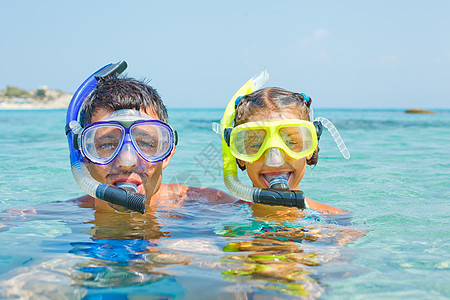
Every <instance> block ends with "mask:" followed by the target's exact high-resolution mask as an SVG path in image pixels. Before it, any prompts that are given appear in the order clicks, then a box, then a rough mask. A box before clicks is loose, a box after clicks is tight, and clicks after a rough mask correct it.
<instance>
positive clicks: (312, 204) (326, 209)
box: [305, 197, 349, 215]
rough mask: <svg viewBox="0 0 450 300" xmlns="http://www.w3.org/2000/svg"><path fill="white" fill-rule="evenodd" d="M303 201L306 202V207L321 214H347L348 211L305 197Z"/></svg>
mask: <svg viewBox="0 0 450 300" xmlns="http://www.w3.org/2000/svg"><path fill="white" fill-rule="evenodd" d="M305 201H306V203H307V204H308V207H309V208H311V209H314V210H317V211H319V212H320V213H323V214H330V215H337V214H348V213H349V212H348V211H346V210H342V209H339V208H336V207H333V206H331V205H328V204H324V203H320V202H317V201H314V200H312V199H309V198H307V197H305Z"/></svg>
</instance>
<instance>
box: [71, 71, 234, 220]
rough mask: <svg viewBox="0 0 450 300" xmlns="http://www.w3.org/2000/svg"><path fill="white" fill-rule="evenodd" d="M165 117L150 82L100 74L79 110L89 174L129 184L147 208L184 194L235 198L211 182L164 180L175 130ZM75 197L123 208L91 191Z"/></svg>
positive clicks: (226, 199)
mask: <svg viewBox="0 0 450 300" xmlns="http://www.w3.org/2000/svg"><path fill="white" fill-rule="evenodd" d="M167 122H168V117H167V111H166V108H165V106H164V104H163V102H162V100H161V98H160V96H159V95H158V93H157V92H156V90H155V89H153V88H152V87H151V86H149V85H147V84H146V83H144V82H141V81H137V80H135V79H132V78H116V77H114V76H110V77H106V78H99V80H98V82H97V84H96V86H95V88H94V89H93V91H92V92H91V93H90V94H89V96H88V97H86V99H85V100H84V103H83V105H82V107H81V112H80V124H81V127H83V131H82V133H80V134H79V136H80V138H78V141H79V145H78V147H79V148H80V151H81V153H82V154H83V159H84V163H85V164H86V166H87V169H88V170H89V173H90V175H91V176H92V177H93V179H95V180H96V181H98V182H100V183H104V184H107V185H109V186H113V187H123V186H132V187H133V188H134V190H135V191H136V192H137V193H139V194H144V195H145V207H146V208H149V207H151V206H155V205H161V204H163V205H166V206H167V205H178V204H180V203H181V202H183V201H185V200H187V199H203V200H208V201H211V202H216V203H226V202H234V201H236V200H237V199H236V198H235V197H233V196H231V195H229V194H227V193H225V192H222V191H220V190H217V189H213V188H206V187H200V188H198V187H189V186H185V185H180V184H163V183H162V177H163V175H162V170H163V169H165V168H166V167H167V166H168V164H169V162H170V159H171V158H172V156H173V155H174V153H175V150H176V133H175V132H174V131H173V129H172V128H171V127H170V126H169V125H168V124H167ZM77 200H78V201H82V202H84V203H86V204H87V203H91V204H95V207H96V208H102V209H103V208H104V209H111V208H110V207H108V204H109V206H111V207H112V208H114V209H116V210H123V208H122V207H120V206H118V205H115V204H111V203H107V202H105V201H101V200H99V199H96V198H94V197H92V196H89V195H86V196H83V197H80V198H79V199H77ZM111 211H112V210H111Z"/></svg>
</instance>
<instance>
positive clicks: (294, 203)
mask: <svg viewBox="0 0 450 300" xmlns="http://www.w3.org/2000/svg"><path fill="white" fill-rule="evenodd" d="M253 202H255V203H261V204H268V205H280V206H289V207H298V208H305V207H306V206H305V195H304V194H303V192H302V191H290V190H281V189H256V190H255V192H254V193H253Z"/></svg>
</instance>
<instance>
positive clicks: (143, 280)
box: [0, 109, 450, 299]
mask: <svg viewBox="0 0 450 300" xmlns="http://www.w3.org/2000/svg"><path fill="white" fill-rule="evenodd" d="M221 113H222V110H213V109H210V110H201V109H192V110H178V109H171V110H169V118H170V123H171V124H172V126H173V127H174V128H175V129H176V130H177V131H178V134H179V137H180V142H179V145H178V147H177V152H176V154H175V156H174V157H173V159H172V160H171V162H170V165H169V167H168V168H167V169H165V170H164V180H163V181H164V182H172V183H175V182H180V183H187V184H191V185H196V186H198V185H202V186H211V187H215V188H219V189H222V190H226V188H225V186H224V184H223V182H222V179H221V171H220V163H221V161H220V158H221V154H220V151H221V149H220V138H219V136H217V135H216V134H215V133H214V132H212V130H211V122H214V121H218V120H219V119H220V117H221ZM315 115H316V116H324V117H327V118H329V119H330V120H331V121H332V122H333V123H334V124H335V126H336V127H337V128H338V129H339V131H340V133H341V135H342V137H343V138H344V141H345V142H346V144H347V147H348V148H349V150H350V153H351V159H350V160H348V161H347V160H345V159H344V158H343V157H342V156H341V155H340V153H339V151H338V149H337V147H336V146H335V145H334V142H333V140H332V139H331V137H330V135H329V134H328V133H327V132H325V133H324V134H323V137H322V139H321V143H320V156H319V157H320V158H319V163H318V165H317V166H316V167H315V168H314V169H312V170H309V171H307V172H306V174H305V177H304V179H303V180H302V183H301V189H302V190H303V191H304V192H305V194H306V195H307V196H308V197H309V198H312V199H315V200H317V201H320V202H324V203H327V204H330V205H333V206H336V207H339V208H342V209H345V210H348V211H351V212H353V219H352V223H353V225H352V226H340V225H335V224H329V223H327V222H325V221H320V220H314V218H309V219H308V218H307V219H306V220H298V222H297V223H298V224H284V223H283V222H282V221H280V220H273V219H271V218H270V217H268V218H258V217H255V216H254V215H253V212H252V211H251V209H250V208H248V207H247V206H245V205H244V206H243V205H237V204H227V205H208V204H205V203H204V202H198V203H196V202H190V203H186V205H185V206H184V207H182V208H178V209H173V208H161V209H160V210H158V211H156V212H155V213H154V215H152V216H151V217H145V218H137V220H134V221H133V220H129V219H127V217H124V216H117V217H115V218H117V220H112V221H111V220H106V221H105V220H104V219H103V218H102V215H101V214H100V215H99V214H94V213H93V211H92V210H91V209H89V208H83V207H80V206H79V205H77V204H74V203H71V202H66V201H65V200H68V199H71V198H75V197H78V196H81V195H83V192H82V191H81V190H80V188H79V187H78V186H77V185H76V183H75V181H74V180H73V178H72V174H71V172H70V166H69V161H68V150H67V141H66V138H65V136H64V125H65V124H64V122H65V111H64V110H48V111H46V110H42V111H0V128H1V130H0V145H1V147H0V195H1V196H0V211H2V212H3V213H1V214H0V295H2V297H3V298H14V297H22V298H30V299H32V298H35V297H38V296H41V297H48V298H52V296H54V297H55V298H63V297H65V296H66V297H67V298H68V299H80V298H86V299H94V298H95V299H101V297H102V296H105V298H106V297H109V298H111V297H113V296H114V297H116V298H115V299H127V297H128V298H130V299H132V298H133V296H132V295H134V296H135V297H136V298H137V297H138V296H139V295H144V294H145V295H147V298H148V297H149V295H152V297H153V298H152V299H174V298H177V299H178V298H180V299H182V298H184V299H195V298H205V299H212V298H223V299H230V298H240V299H246V298H245V297H247V298H249V299H251V298H252V297H253V298H258V297H261V298H264V297H266V298H269V299H270V298H286V299H290V298H293V297H296V296H301V295H303V296H304V297H309V298H317V297H322V298H325V299H379V298H381V297H385V298H389V299H405V298H423V299H439V298H440V299H447V298H450V281H449V278H450V217H449V216H450V208H449V207H450V206H449V205H448V201H449V199H450V192H449V191H450V155H449V150H448V149H450V129H449V128H450V111H438V114H434V115H428V114H427V115H425V114H424V115H422V114H420V115H417V114H404V113H403V112H402V111H400V110H329V109H316V111H315ZM240 177H241V178H243V181H246V180H247V179H246V178H245V176H240ZM246 182H248V181H246ZM7 210H8V211H9V212H7ZM11 211H15V212H11ZM34 212H36V213H34ZM111 223H112V224H115V226H114V227H112V226H111V225H110V224H111ZM305 226H306V227H305ZM302 228H303V229H302ZM304 228H309V229H308V230H305V229H304ZM346 230H347V231H352V230H354V231H355V232H357V231H358V230H367V233H366V234H365V236H363V237H360V238H358V239H356V240H355V241H353V242H350V243H348V244H347V245H344V244H345V243H344V242H342V241H343V240H345V236H346V234H345V231H346ZM317 236H319V239H317V240H316V237H317ZM277 255H278V256H277ZM55 295H56V296H55ZM0 298H1V297H0Z"/></svg>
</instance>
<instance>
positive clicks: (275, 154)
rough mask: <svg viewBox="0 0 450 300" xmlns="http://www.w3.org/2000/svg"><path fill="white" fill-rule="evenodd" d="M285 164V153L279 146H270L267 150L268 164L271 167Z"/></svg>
mask: <svg viewBox="0 0 450 300" xmlns="http://www.w3.org/2000/svg"><path fill="white" fill-rule="evenodd" d="M283 164H284V158H283V154H282V153H281V151H280V149H278V148H270V149H269V150H267V151H266V165H267V166H269V167H279V166H282V165H283Z"/></svg>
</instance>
